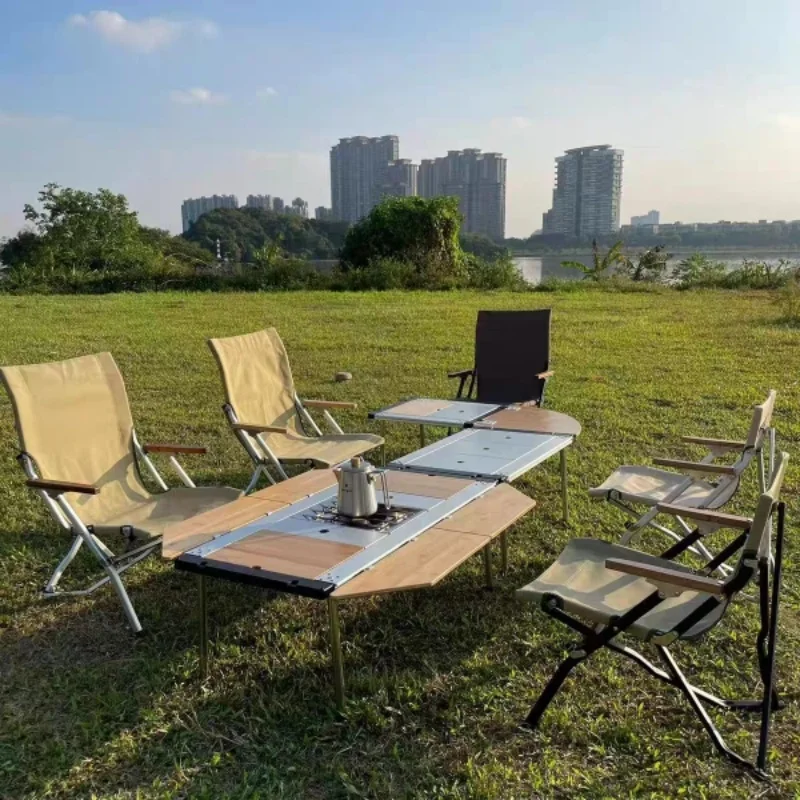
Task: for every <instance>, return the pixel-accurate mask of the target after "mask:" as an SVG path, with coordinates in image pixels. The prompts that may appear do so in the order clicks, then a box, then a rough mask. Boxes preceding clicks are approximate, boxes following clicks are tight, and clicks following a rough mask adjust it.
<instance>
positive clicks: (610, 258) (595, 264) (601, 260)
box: [561, 239, 627, 281]
mask: <svg viewBox="0 0 800 800" xmlns="http://www.w3.org/2000/svg"><path fill="white" fill-rule="evenodd" d="M623 247H624V245H623V243H622V242H616V243H615V244H613V245H612V246H611V248H610V249H609V250H608V252H606V253H605V255H601V253H600V248H599V247H598V245H597V239H595V240H594V241H592V266H590V267H587V266H586V264H584V263H582V262H580V261H562V262H561V266H562V267H569V268H570V269H578V270H580V271H581V272H582V273H583V277H584V278H588V279H589V280H593V281H599V280H600V279H601V278H605V277H606V276H607V274H608V271H609V270H610V269H611V268H612V267H615V266H617V265H620V266H624V265H625V264H626V263H627V258H626V256H625V253H624V250H623Z"/></svg>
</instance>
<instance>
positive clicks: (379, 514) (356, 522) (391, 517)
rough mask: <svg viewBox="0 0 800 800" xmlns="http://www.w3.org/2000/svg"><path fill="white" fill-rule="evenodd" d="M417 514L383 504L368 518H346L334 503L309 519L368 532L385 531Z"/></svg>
mask: <svg viewBox="0 0 800 800" xmlns="http://www.w3.org/2000/svg"><path fill="white" fill-rule="evenodd" d="M416 513H418V510H417V509H413V508H403V507H402V506H392V507H391V508H386V506H385V505H384V504H383V503H379V504H378V510H377V511H376V512H375V513H374V514H372V515H371V516H369V517H348V516H346V515H344V514H340V513H339V511H338V509H337V508H336V503H330V504H326V505H324V506H320V507H318V510H317V511H312V513H311V514H310V515H309V519H312V520H314V521H315V522H331V523H334V524H337V525H349V526H352V527H354V528H368V529H369V530H378V531H382V530H387V529H388V528H393V527H394V526H395V525H399V524H400V523H401V522H405V521H406V520H407V519H408V518H409V517H411V516H413V515H414V514H416Z"/></svg>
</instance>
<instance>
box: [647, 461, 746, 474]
mask: <svg viewBox="0 0 800 800" xmlns="http://www.w3.org/2000/svg"><path fill="white" fill-rule="evenodd" d="M653 463H654V464H658V466H659V467H673V468H674V469H681V470H684V471H685V472H710V473H713V474H716V475H738V474H739V473H738V472H737V471H736V468H735V467H729V466H727V465H726V464H703V463H702V462H700V461H683V460H681V459H679V458H654V459H653Z"/></svg>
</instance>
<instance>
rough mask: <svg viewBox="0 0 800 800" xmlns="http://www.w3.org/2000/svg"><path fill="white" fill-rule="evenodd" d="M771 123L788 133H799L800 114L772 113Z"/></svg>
mask: <svg viewBox="0 0 800 800" xmlns="http://www.w3.org/2000/svg"><path fill="white" fill-rule="evenodd" d="M772 123H773V125H776V126H777V127H778V128H781V129H782V130H784V131H787V132H789V133H800V114H791V113H786V112H784V113H781V114H773V115H772Z"/></svg>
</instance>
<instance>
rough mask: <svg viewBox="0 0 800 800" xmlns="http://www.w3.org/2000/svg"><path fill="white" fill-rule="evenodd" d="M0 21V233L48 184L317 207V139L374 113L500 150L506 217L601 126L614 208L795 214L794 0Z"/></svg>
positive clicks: (375, 125) (799, 86)
mask: <svg viewBox="0 0 800 800" xmlns="http://www.w3.org/2000/svg"><path fill="white" fill-rule="evenodd" d="M89 2H91V0H89ZM99 2H111V0H99ZM0 30H2V31H3V44H2V47H0V235H4V234H5V235H7V234H11V233H13V232H15V231H16V229H17V228H18V227H19V226H20V225H21V223H22V206H23V204H24V203H25V202H28V201H32V200H34V199H35V197H36V193H37V191H38V189H39V188H40V187H41V186H42V185H43V184H44V183H46V182H48V181H56V182H58V183H61V184H63V185H68V186H74V187H79V188H86V189H96V188H97V187H100V186H103V187H108V188H110V189H113V190H115V191H118V192H123V193H124V194H126V195H128V197H129V199H130V201H131V204H132V206H133V208H135V209H137V210H138V211H139V212H140V217H141V220H142V221H143V222H145V223H146V224H150V225H158V226H160V227H164V228H169V229H171V230H173V231H175V232H177V231H179V230H180V204H181V201H182V200H183V199H184V198H185V197H193V196H197V195H202V194H214V193H215V192H216V193H218V194H228V193H234V194H237V195H238V196H239V199H240V201H241V202H244V199H245V197H246V195H247V194H249V193H253V194H262V193H263V194H277V195H280V196H282V197H284V198H285V199H287V200H291V199H292V198H293V197H296V196H297V195H300V196H301V197H303V198H305V199H306V200H308V201H309V203H310V205H311V207H312V208H313V207H314V206H317V205H330V183H329V174H328V152H329V149H330V147H331V145H332V144H335V143H336V141H337V140H338V139H339V138H340V137H342V136H353V135H368V136H378V135H383V134H390V133H392V134H397V135H398V136H399V137H400V155H401V157H403V158H412V159H414V160H415V161H418V160H419V159H420V158H428V157H434V156H438V155H444V154H445V152H446V151H447V150H452V149H460V148H465V147H479V148H482V149H484V150H488V151H500V152H502V153H504V154H505V155H506V156H507V157H508V201H507V235H516V236H525V235H528V234H530V233H531V232H532V231H533V230H534V229H536V228H539V227H541V215H542V212H543V211H545V210H546V209H547V208H548V207H549V204H550V195H551V190H552V182H553V172H554V162H553V159H554V158H555V156H557V155H558V154H559V153H561V152H562V151H563V150H564V149H565V148H568V147H576V146H581V145H590V144H602V143H609V144H613V145H614V146H615V147H619V148H622V149H623V150H624V151H625V167H624V176H623V200H622V216H623V221H625V222H627V221H628V219H629V217H630V216H631V214H640V213H644V212H646V211H648V210H649V209H651V208H657V209H660V211H661V213H662V220H664V221H675V220H681V221H684V222H690V221H715V220H718V219H732V220H754V219H758V218H769V219H797V218H800V48H799V47H798V44H797V43H798V41H800V0H760V1H757V2H751V0H650V2H641V0H611V2H604V3H603V2H598V0H559V1H557V0H480V2H477V0H392V2H384V0H333V1H332V0H300V2H291V0H277V1H275V0H260V1H259V2H252V1H251V2H241V1H240V2H236V1H234V0H192V2H188V0H135V2H134V1H133V0H127V1H126V2H114V3H113V4H112V5H108V6H102V5H101V6H93V5H90V4H89V5H87V3H86V2H74V0H38V2H35V3H34V2H20V0H0Z"/></svg>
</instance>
